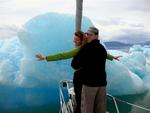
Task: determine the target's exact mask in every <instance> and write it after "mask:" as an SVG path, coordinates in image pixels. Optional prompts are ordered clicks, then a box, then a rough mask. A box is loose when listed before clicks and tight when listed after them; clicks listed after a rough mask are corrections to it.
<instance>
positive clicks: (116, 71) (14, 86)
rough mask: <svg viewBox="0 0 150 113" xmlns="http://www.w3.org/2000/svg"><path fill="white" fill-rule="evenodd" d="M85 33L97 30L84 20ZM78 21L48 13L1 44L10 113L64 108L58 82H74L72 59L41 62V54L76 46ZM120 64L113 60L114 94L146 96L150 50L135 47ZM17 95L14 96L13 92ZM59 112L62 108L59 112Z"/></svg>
mask: <svg viewBox="0 0 150 113" xmlns="http://www.w3.org/2000/svg"><path fill="white" fill-rule="evenodd" d="M82 22H83V23H82V27H81V28H82V31H86V30H87V29H88V27H89V26H93V23H92V22H91V20H90V19H89V18H87V17H83V21H82ZM74 26H75V17H74V16H73V15H68V14H59V13H46V14H42V15H39V16H36V17H34V18H32V19H30V20H29V21H28V22H26V23H25V24H24V25H23V26H22V28H21V29H20V31H19V32H18V36H16V37H13V38H10V39H7V40H6V39H5V40H0V94H1V97H0V109H1V111H4V112H5V111H7V110H8V111H9V110H11V109H14V108H16V109H17V108H19V107H24V106H29V107H30V106H42V105H50V109H54V108H55V107H54V106H59V94H58V93H59V91H58V83H59V81H60V80H62V79H72V77H73V69H72V68H71V66H70V62H71V59H68V60H64V61H63V60H61V61H55V62H46V61H37V60H36V59H35V54H37V53H42V54H45V55H48V54H54V53H58V52H62V51H66V50H70V49H72V48H74V44H73V34H74V31H75V28H74ZM109 52H110V53H111V54H113V55H122V56H123V57H122V58H121V59H120V61H107V63H106V71H107V78H108V86H107V88H108V92H109V93H111V94H114V95H128V94H140V93H143V92H144V91H146V89H147V87H146V86H148V85H147V84H148V80H150V77H149V76H150V72H149V70H150V69H149V68H150V64H149V61H150V46H138V47H137V46H133V47H132V48H131V49H130V51H129V53H126V52H122V51H118V50H109ZM12 92H13V93H12ZM55 111H57V112H58V109H55Z"/></svg>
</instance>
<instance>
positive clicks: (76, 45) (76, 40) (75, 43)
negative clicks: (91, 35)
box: [74, 35, 81, 47]
mask: <svg viewBox="0 0 150 113" xmlns="http://www.w3.org/2000/svg"><path fill="white" fill-rule="evenodd" d="M74 45H75V47H78V46H81V39H80V38H79V37H78V36H76V35H75V36H74Z"/></svg>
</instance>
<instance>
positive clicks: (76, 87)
mask: <svg viewBox="0 0 150 113" xmlns="http://www.w3.org/2000/svg"><path fill="white" fill-rule="evenodd" d="M74 92H75V99H76V104H77V105H76V107H75V110H74V113H81V92H82V84H81V83H78V82H74Z"/></svg>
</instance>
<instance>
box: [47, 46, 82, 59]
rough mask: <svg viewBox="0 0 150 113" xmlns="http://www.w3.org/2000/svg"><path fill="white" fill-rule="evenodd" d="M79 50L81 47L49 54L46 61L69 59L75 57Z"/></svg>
mask: <svg viewBox="0 0 150 113" xmlns="http://www.w3.org/2000/svg"><path fill="white" fill-rule="evenodd" d="M79 50H80V48H75V49H72V50H70V51H66V52H62V53H57V54H53V55H48V56H46V61H57V60H64V59H69V58H72V57H74V56H75V55H76V54H77V52H78V51H79Z"/></svg>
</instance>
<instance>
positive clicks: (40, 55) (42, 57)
mask: <svg viewBox="0 0 150 113" xmlns="http://www.w3.org/2000/svg"><path fill="white" fill-rule="evenodd" d="M35 57H36V58H37V60H39V61H41V60H45V59H46V57H45V56H44V55H42V54H37V55H35Z"/></svg>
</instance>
